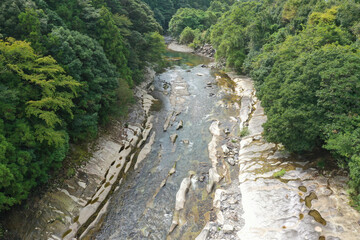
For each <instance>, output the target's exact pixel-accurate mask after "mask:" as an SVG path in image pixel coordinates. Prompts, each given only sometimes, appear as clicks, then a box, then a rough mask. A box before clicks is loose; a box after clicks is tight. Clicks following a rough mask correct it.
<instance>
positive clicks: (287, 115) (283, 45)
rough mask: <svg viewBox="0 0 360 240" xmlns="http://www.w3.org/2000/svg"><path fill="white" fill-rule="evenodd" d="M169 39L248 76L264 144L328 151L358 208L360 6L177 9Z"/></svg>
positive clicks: (218, 4) (312, 2)
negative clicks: (260, 112) (205, 49)
mask: <svg viewBox="0 0 360 240" xmlns="http://www.w3.org/2000/svg"><path fill="white" fill-rule="evenodd" d="M221 12H223V14H219V13H221ZM189 16H190V17H189ZM169 32H170V33H171V34H172V35H173V36H174V37H176V38H178V39H179V40H180V41H181V42H183V43H186V44H190V45H191V46H193V47H199V46H201V45H203V44H205V43H210V44H212V45H213V47H214V48H215V49H216V59H217V61H218V62H221V63H223V65H224V68H226V69H233V70H236V71H237V72H239V73H243V74H248V75H250V76H251V77H252V78H253V79H254V81H255V84H256V90H257V94H258V97H259V98H260V100H261V101H262V105H263V107H264V108H265V112H266V114H267V116H268V121H267V123H266V124H265V125H264V129H265V133H264V134H265V137H266V139H267V140H269V141H272V142H275V143H282V144H283V145H284V146H285V147H286V149H287V150H289V151H291V152H298V153H303V152H308V151H313V150H315V149H319V148H324V149H327V150H329V151H330V152H331V153H332V154H333V156H335V157H336V159H337V160H338V163H339V166H340V167H342V168H345V169H347V170H348V171H349V174H350V178H351V180H350V183H349V184H350V187H351V193H352V196H353V198H354V203H355V204H356V205H357V206H359V204H360V195H359V193H360V116H359V114H360V48H359V47H360V1H359V0H328V1H325V0H258V1H255V0H254V1H250V0H248V1H246V0H240V1H235V2H232V1H212V2H211V4H210V7H209V8H208V9H207V10H198V9H189V8H183V9H179V10H178V11H177V12H176V14H175V15H174V17H173V18H172V19H171V21H170V23H169Z"/></svg>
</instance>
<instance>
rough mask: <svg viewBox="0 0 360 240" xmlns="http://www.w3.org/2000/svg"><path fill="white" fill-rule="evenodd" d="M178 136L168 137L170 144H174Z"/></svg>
mask: <svg viewBox="0 0 360 240" xmlns="http://www.w3.org/2000/svg"><path fill="white" fill-rule="evenodd" d="M177 137H178V135H177V134H176V133H175V134H173V135H171V136H170V140H171V142H172V143H175V142H176V139H177Z"/></svg>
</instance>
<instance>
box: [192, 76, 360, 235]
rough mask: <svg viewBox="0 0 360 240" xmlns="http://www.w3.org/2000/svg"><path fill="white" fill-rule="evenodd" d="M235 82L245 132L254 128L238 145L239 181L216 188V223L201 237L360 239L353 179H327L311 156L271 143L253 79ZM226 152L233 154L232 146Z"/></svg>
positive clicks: (241, 79) (240, 79)
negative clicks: (349, 187)
mask: <svg viewBox="0 0 360 240" xmlns="http://www.w3.org/2000/svg"><path fill="white" fill-rule="evenodd" d="M233 80H234V82H235V83H236V88H235V91H236V93H237V94H238V95H239V96H241V97H242V99H241V109H240V114H239V120H240V129H244V128H245V127H247V129H248V133H247V136H243V137H242V138H241V141H240V143H239V145H235V148H237V149H238V167H239V174H238V181H234V182H232V183H231V184H230V185H224V186H223V187H222V188H220V189H217V190H216V193H219V194H218V196H217V194H215V200H216V203H215V200H214V207H215V209H216V212H217V214H216V216H217V217H216V221H210V222H209V223H208V224H207V225H206V227H205V228H204V229H203V231H202V232H201V234H200V235H199V239H246V240H247V239H251V240H267V239H284V240H285V239H299V240H300V239H314V240H315V239H316V240H317V239H346V240H347V239H350V240H351V239H354V240H355V239H360V226H359V224H358V223H357V221H358V219H359V218H360V214H359V213H358V212H357V211H356V210H355V209H353V208H351V207H350V206H349V204H348V203H349V196H348V195H347V194H346V181H347V177H346V176H342V175H338V176H333V177H325V176H323V175H321V174H320V173H319V171H318V170H316V169H314V168H311V167H308V166H309V162H310V161H306V158H305V159H304V158H302V159H296V158H294V157H292V156H290V155H289V154H287V153H286V152H284V151H282V150H281V149H282V146H280V145H276V144H273V143H268V142H266V141H265V140H264V139H263V137H262V135H261V134H262V132H263V129H262V124H263V123H264V122H266V116H265V114H264V110H263V108H262V107H261V103H260V101H258V100H257V98H256V96H255V90H254V88H253V84H252V81H251V80H250V79H249V78H246V77H234V78H233ZM222 151H223V153H224V154H225V155H226V154H229V152H230V149H229V148H228V145H223V146H222ZM309 160H313V159H309ZM227 161H228V162H229V158H228V160H227ZM229 164H230V165H232V161H230V162H229ZM279 172H283V174H279V177H275V176H276V173H279ZM219 191H220V192H219ZM232 209H236V210H235V211H232Z"/></svg>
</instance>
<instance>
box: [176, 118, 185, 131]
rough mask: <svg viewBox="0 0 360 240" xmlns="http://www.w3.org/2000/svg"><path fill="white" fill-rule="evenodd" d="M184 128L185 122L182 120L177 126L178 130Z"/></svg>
mask: <svg viewBox="0 0 360 240" xmlns="http://www.w3.org/2000/svg"><path fill="white" fill-rule="evenodd" d="M183 126H184V122H183V121H182V120H180V122H179V123H178V125H177V126H176V130H179V129H180V128H183Z"/></svg>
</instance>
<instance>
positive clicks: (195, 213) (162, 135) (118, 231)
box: [96, 52, 238, 239]
mask: <svg viewBox="0 0 360 240" xmlns="http://www.w3.org/2000/svg"><path fill="white" fill-rule="evenodd" d="M167 57H168V60H169V61H170V62H172V66H171V67H169V68H167V70H166V71H165V72H163V73H161V74H158V75H157V77H156V78H155V82H154V86H155V90H154V92H153V95H154V97H155V98H157V99H159V100H160V103H158V104H159V105H160V106H161V107H160V109H159V108H157V110H158V111H157V112H153V115H154V123H153V124H154V127H153V132H154V133H155V141H154V143H153V145H152V148H151V151H150V153H149V154H148V155H147V157H146V159H145V160H143V161H142V162H141V164H140V166H139V168H138V169H137V170H136V171H132V172H131V173H130V174H128V175H127V176H126V180H125V182H124V183H123V184H122V186H121V187H120V188H119V189H118V191H116V192H115V193H114V195H113V200H112V202H111V203H110V206H109V209H111V210H110V212H109V214H108V216H107V218H106V220H105V223H104V226H103V227H102V229H101V230H100V232H99V233H98V234H97V236H96V239H166V237H170V238H172V239H180V238H181V239H194V238H195V237H196V236H197V235H198V234H199V232H200V231H201V229H202V228H203V227H204V226H205V224H206V220H209V218H210V210H211V205H212V197H213V194H212V193H208V192H207V191H206V185H207V181H208V172H209V169H210V168H211V161H210V160H209V153H208V144H209V142H210V141H211V138H212V135H211V133H210V131H209V127H210V125H211V123H212V121H213V120H215V119H216V120H221V122H222V123H223V124H222V127H224V128H229V129H233V130H234V131H235V132H236V128H237V126H238V124H237V122H236V121H234V122H228V119H229V117H230V116H236V115H238V109H232V108H231V107H230V108H226V107H224V106H222V104H221V102H222V100H224V99H227V98H229V96H228V95H226V94H225V93H220V92H219V86H218V85H217V82H216V81H215V74H216V71H214V70H211V69H210V68H208V67H205V66H202V65H203V64H205V65H206V64H208V63H210V60H209V59H207V58H203V57H199V56H196V55H193V54H189V53H177V52H169V53H168V54H167ZM229 99H230V98H229ZM169 116H170V118H171V119H170V123H169V127H168V128H167V130H166V131H164V125H165V122H166V121H167V119H168V118H169ZM180 121H181V122H182V125H183V127H181V128H180V129H178V130H176V128H177V127H178V124H179V122H180ZM173 134H177V135H178V137H177V139H176V142H175V143H172V141H171V139H170V136H171V135H173ZM224 135H225V134H224ZM174 166H176V167H175V170H176V171H175V173H173V174H172V175H171V176H168V175H169V172H170V171H171V169H172V168H173V167H174ZM189 175H192V177H191V187H190V190H189V191H188V193H187V196H186V203H185V207H184V209H186V210H184V212H182V213H180V215H181V216H180V223H179V226H177V227H176V228H175V229H174V231H173V232H172V233H169V229H170V227H171V224H172V220H173V215H174V207H175V197H176V193H177V191H178V189H179V187H180V184H181V182H182V180H183V179H184V178H187V177H188V176H189ZM165 179H166V180H165ZM164 180H165V181H166V185H164V186H162V185H163V184H164V183H163V181H164ZM204 216H205V217H204ZM206 216H207V218H208V219H206ZM180 236H181V237H180Z"/></svg>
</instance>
